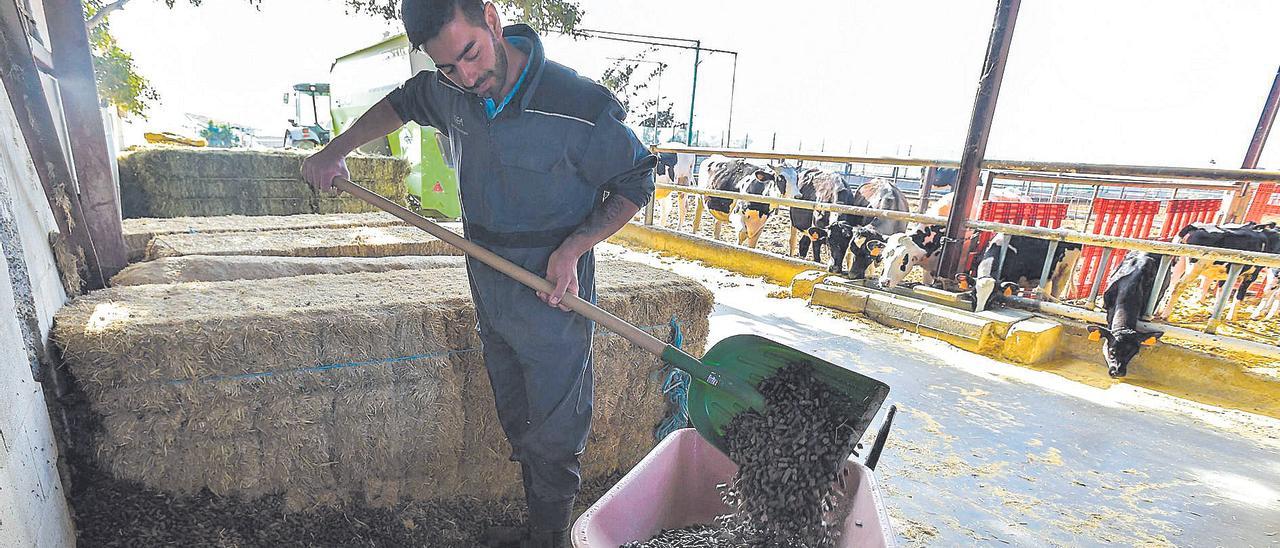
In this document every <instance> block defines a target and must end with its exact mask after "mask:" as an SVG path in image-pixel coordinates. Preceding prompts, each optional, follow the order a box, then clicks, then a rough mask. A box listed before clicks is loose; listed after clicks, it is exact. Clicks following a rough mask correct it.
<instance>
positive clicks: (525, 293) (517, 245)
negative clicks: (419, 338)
mask: <svg viewBox="0 0 1280 548" xmlns="http://www.w3.org/2000/svg"><path fill="white" fill-rule="evenodd" d="M401 16H402V19H403V21H404V24H405V30H406V31H407V34H408V38H409V42H410V43H411V44H412V45H413V47H414V48H420V49H423V50H424V51H425V52H426V53H427V55H429V56H430V57H431V58H432V60H434V61H435V64H436V67H437V71H423V72H419V73H418V74H417V75H415V76H413V77H412V78H411V79H409V80H408V81H407V82H405V84H404V85H403V86H402V87H400V88H398V89H396V90H394V91H392V92H391V93H390V94H389V95H387V97H386V98H385V99H383V100H382V101H380V102H378V104H376V105H374V106H373V107H372V108H371V109H369V111H368V112H367V113H365V114H364V115H363V116H361V117H360V119H359V120H357V121H356V123H355V124H353V125H352V126H351V128H350V129H348V130H347V131H345V132H344V133H342V134H341V135H339V136H338V137H337V138H335V139H334V140H333V142H331V143H329V144H328V145H327V146H326V147H325V148H324V149H322V150H320V151H319V152H317V153H316V154H315V155H313V156H312V157H310V158H308V159H307V161H306V162H305V163H304V164H303V174H304V177H305V178H306V179H307V180H308V181H309V182H311V184H313V185H315V186H316V187H317V188H319V189H321V190H330V189H331V188H332V181H333V179H334V177H336V176H342V177H348V174H347V170H346V167H345V164H344V163H343V158H344V157H345V156H346V155H347V154H348V153H349V152H351V151H352V150H354V149H355V148H356V147H358V146H360V145H362V144H364V143H365V142H368V141H370V140H373V139H376V138H381V137H383V136H385V135H387V134H389V133H391V132H393V131H395V130H396V129H397V128H399V127H400V126H401V125H403V124H404V123H405V122H407V121H410V120H412V121H414V122H417V123H419V124H422V125H430V126H432V127H435V128H437V129H438V130H440V131H441V132H442V133H443V134H445V135H446V136H447V137H448V139H449V143H450V145H451V146H450V150H451V152H450V153H451V154H452V155H453V159H454V165H455V166H458V170H459V178H460V183H461V184H460V193H461V201H462V211H463V213H462V220H463V229H464V231H465V233H466V236H467V237H468V238H470V239H471V240H473V241H475V242H477V243H479V244H481V245H483V246H485V247H487V248H489V249H491V250H493V251H494V252H495V253H497V254H499V255H501V256H503V257H505V258H507V259H509V260H511V261H512V262H514V263H516V264H518V265H520V266H523V267H525V268H527V269H529V270H531V271H533V272H542V273H545V275H546V278H547V279H548V280H550V281H551V282H552V283H554V284H555V291H554V292H553V293H551V294H542V293H540V292H539V293H537V294H536V295H535V293H534V292H533V291H532V290H530V289H528V288H526V287H524V286H522V285H521V284H520V283H519V282H516V281H514V280H511V279H509V278H507V277H506V276H505V275H503V274H501V273H499V272H498V271H496V270H493V269H491V268H489V267H488V266H485V265H484V264H482V263H480V262H478V261H475V260H468V261H467V270H468V274H469V277H470V281H471V294H472V298H473V299H474V301H475V306H476V311H477V315H478V317H479V322H478V324H479V325H478V328H479V331H480V340H481V342H482V343H483V345H484V358H485V365H486V368H487V369H488V372H489V379H490V380H491V381H492V385H493V392H494V399H495V400H496V401H497V407H498V418H499V419H500V421H501V423H502V427H503V430H504V431H505V432H506V435H507V439H508V441H510V443H511V447H512V456H511V458H512V460H515V461H517V462H519V463H520V465H521V469H522V473H523V480H524V489H525V498H526V501H527V502H528V505H529V522H528V527H527V531H524V532H522V533H521V538H518V539H517V538H506V539H498V538H494V539H490V542H491V545H494V544H498V545H503V544H500V542H507V543H510V544H505V545H511V546H555V547H560V546H566V547H567V546H569V545H570V543H569V526H570V525H571V523H570V520H571V517H572V509H573V503H574V498H575V497H576V496H577V492H578V488H579V485H580V480H581V477H580V475H579V455H581V453H582V451H583V450H584V449H585V446H586V440H587V434H588V431H589V430H590V426H591V408H592V397H591V396H592V394H591V391H592V368H591V336H592V329H593V326H592V323H591V322H589V321H587V320H586V319H585V318H582V317H581V316H578V315H577V314H574V313H572V312H569V311H568V309H567V308H565V307H563V306H562V305H561V299H562V298H563V296H564V294H565V293H566V292H570V291H572V292H574V293H576V294H577V295H578V296H579V297H581V298H583V299H587V300H594V299H595V281H594V267H595V258H594V256H593V254H592V251H591V249H592V247H593V246H594V245H595V244H596V243H598V242H600V241H601V240H604V239H605V238H607V237H608V236H609V235H611V234H613V233H614V232H616V231H617V230H618V229H620V228H621V227H622V225H624V224H625V223H626V222H627V221H628V220H629V219H631V217H632V216H633V215H634V214H635V213H636V211H638V210H639V208H640V207H641V206H643V205H645V203H647V202H648V200H649V199H650V198H651V197H652V195H653V190H654V186H653V168H654V164H655V159H654V158H653V156H652V155H650V154H649V153H648V152H647V151H646V149H645V148H644V146H643V145H642V144H641V143H640V141H639V140H638V139H636V137H635V135H634V134H633V133H632V132H631V130H630V129H628V128H627V127H626V126H625V125H623V123H622V120H623V118H624V116H625V113H624V112H623V110H622V107H621V106H620V105H619V103H618V101H617V99H616V98H615V97H614V96H613V95H612V94H611V93H610V92H609V91H608V90H606V89H605V88H604V87H602V86H600V85H599V84H596V83H594V82H592V81H590V80H588V79H585V78H582V77H580V76H578V75H577V73H575V72H574V71H572V70H571V69H568V68H566V67H564V66H562V65H559V64H557V63H554V62H552V61H548V60H546V59H545V57H544V56H543V49H542V44H541V41H540V40H539V38H538V35H537V34H535V33H534V31H533V30H532V29H531V28H529V27H528V26H525V25H520V24H516V25H510V26H507V27H503V26H502V25H501V22H500V19H499V16H498V12H497V10H496V8H495V7H494V5H493V4H492V3H489V2H482V1H481V0H404V1H403V4H402V6H401ZM495 536H496V535H495Z"/></svg>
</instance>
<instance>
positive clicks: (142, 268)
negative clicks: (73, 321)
mask: <svg viewBox="0 0 1280 548" xmlns="http://www.w3.org/2000/svg"><path fill="white" fill-rule="evenodd" d="M462 265H463V258H462V257H461V256H457V255H453V256H446V257H429V256H414V255H409V256H395V257H269V256H260V255H188V256H184V257H165V258H161V259H156V260H154V261H147V262H143V263H137V264H133V265H130V266H128V267H125V269H124V270H121V271H120V273H118V274H116V275H115V276H112V278H111V285H112V286H113V287H120V286H128V285H148V284H175V283H184V282H229V281H233V280H265V279H269V278H291V277H293V276H310V275H314V274H353V273H356V272H387V271H391V270H430V269H436V268H458V267H461V266H462Z"/></svg>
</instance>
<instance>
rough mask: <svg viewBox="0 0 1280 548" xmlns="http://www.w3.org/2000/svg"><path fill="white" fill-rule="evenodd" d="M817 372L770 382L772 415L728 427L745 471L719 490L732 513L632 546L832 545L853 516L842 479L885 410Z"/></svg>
mask: <svg viewBox="0 0 1280 548" xmlns="http://www.w3.org/2000/svg"><path fill="white" fill-rule="evenodd" d="M811 371H812V368H810V367H809V366H808V365H807V364H804V363H791V364H789V365H787V366H786V367H784V368H782V369H780V370H778V371H777V372H776V373H774V374H773V375H772V376H770V377H769V378H766V379H764V380H763V381H761V382H760V384H759V386H758V389H759V390H760V393H761V394H762V395H763V396H764V398H765V402H766V404H767V405H768V412H766V413H763V414H762V413H760V412H757V411H748V412H745V413H741V414H739V415H737V416H735V417H734V418H733V420H732V421H731V422H730V423H729V424H728V426H727V427H726V429H725V441H726V444H727V445H728V449H729V458H730V460H732V461H733V462H734V463H735V464H737V465H738V472H737V474H735V475H734V477H733V480H732V481H731V482H730V483H727V484H722V485H721V486H720V489H721V495H722V498H723V499H724V502H725V504H726V505H727V506H728V507H729V508H730V509H732V513H730V514H727V515H724V516H721V517H719V518H717V520H716V523H715V524H714V525H708V524H701V525H694V526H692V527H687V528H682V529H676V530H670V531H664V532H662V533H660V534H659V535H657V536H655V537H654V538H652V539H649V540H647V541H642V542H632V543H629V544H626V545H625V546H626V547H627V548H693V547H707V548H714V547H741V546H753V547H754V546H762V547H794V548H816V547H829V546H833V545H834V543H835V541H836V540H837V537H838V534H839V530H840V527H841V526H842V524H843V522H844V514H845V513H847V511H848V508H842V507H841V505H839V504H837V501H836V500H835V498H834V493H835V492H836V486H837V481H838V480H839V474H840V471H841V469H842V468H843V467H844V464H845V461H846V459H848V458H849V455H850V454H851V453H852V452H853V448H854V444H856V443H857V442H858V438H859V436H861V434H862V432H863V431H864V430H865V428H866V426H867V423H868V422H869V421H870V418H871V417H870V416H869V415H871V414H874V412H875V409H876V408H878V405H877V406H871V407H867V406H866V405H865V402H855V401H851V400H850V398H849V397H848V396H846V395H844V394H841V393H839V392H836V391H834V390H832V389H831V388H830V387H829V386H828V385H827V384H825V383H823V382H821V381H820V380H818V379H816V378H814V376H813V375H812V374H811ZM881 397H883V396H881Z"/></svg>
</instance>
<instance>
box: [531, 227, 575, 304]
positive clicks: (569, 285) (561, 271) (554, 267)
mask: <svg viewBox="0 0 1280 548" xmlns="http://www.w3.org/2000/svg"><path fill="white" fill-rule="evenodd" d="M566 243H568V242H566ZM581 257H582V253H580V252H577V251H574V250H572V249H570V248H568V247H566V246H565V245H561V246H560V247H559V248H556V250H555V251H554V252H552V253H551V258H549V259H547V280H549V281H550V282H551V283H553V284H556V289H555V291H553V292H552V293H551V294H550V295H548V294H546V293H543V292H541V291H538V292H537V293H538V298H539V299H542V302H544V303H547V305H548V306H554V307H556V308H559V309H560V310H563V311H565V312H569V307H567V306H565V305H564V304H563V301H564V295H565V293H572V294H573V295H577V294H578V259H579V258H581Z"/></svg>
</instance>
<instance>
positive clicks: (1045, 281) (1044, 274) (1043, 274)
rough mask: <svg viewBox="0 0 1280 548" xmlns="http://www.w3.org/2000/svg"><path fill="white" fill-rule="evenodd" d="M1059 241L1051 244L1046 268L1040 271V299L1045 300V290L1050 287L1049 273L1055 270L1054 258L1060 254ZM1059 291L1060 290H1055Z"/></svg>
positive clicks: (1045, 257) (1046, 259) (1045, 260)
mask: <svg viewBox="0 0 1280 548" xmlns="http://www.w3.org/2000/svg"><path fill="white" fill-rule="evenodd" d="M1058 244H1059V242H1058V241H1057V240H1054V241H1051V242H1049V254H1048V255H1045V256H1044V267H1042V268H1041V269H1040V299H1041V300H1044V288H1045V287H1046V286H1048V285H1049V272H1050V271H1051V270H1053V256H1054V255H1055V254H1057V253H1058ZM1054 289H1058V288H1056V287H1055V288H1054Z"/></svg>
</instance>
